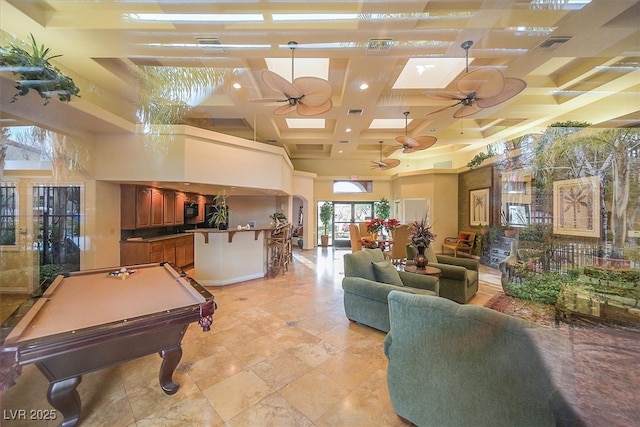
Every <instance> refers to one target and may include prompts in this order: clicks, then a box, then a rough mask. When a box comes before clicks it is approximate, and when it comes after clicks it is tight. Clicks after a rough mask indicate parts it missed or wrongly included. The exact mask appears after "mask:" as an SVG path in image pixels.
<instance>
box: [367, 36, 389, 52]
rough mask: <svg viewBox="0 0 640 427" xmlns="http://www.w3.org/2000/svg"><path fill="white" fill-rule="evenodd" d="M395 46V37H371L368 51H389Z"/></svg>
mask: <svg viewBox="0 0 640 427" xmlns="http://www.w3.org/2000/svg"><path fill="white" fill-rule="evenodd" d="M392 46H393V39H370V40H369V43H367V53H368V54H377V53H385V52H389V49H391V47H392Z"/></svg>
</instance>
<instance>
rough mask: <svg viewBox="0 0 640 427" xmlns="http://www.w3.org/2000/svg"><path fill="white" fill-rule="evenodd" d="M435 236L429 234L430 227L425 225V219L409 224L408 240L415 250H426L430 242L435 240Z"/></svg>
mask: <svg viewBox="0 0 640 427" xmlns="http://www.w3.org/2000/svg"><path fill="white" fill-rule="evenodd" d="M436 237H437V236H436V235H435V234H433V233H432V232H431V226H430V225H427V219H426V218H423V219H421V220H420V221H414V222H413V224H411V234H410V239H411V243H412V244H413V246H415V247H416V248H428V247H429V245H430V244H431V242H433V241H434V240H436Z"/></svg>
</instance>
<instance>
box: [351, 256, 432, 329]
mask: <svg viewBox="0 0 640 427" xmlns="http://www.w3.org/2000/svg"><path fill="white" fill-rule="evenodd" d="M439 286H440V284H439V281H438V278H436V277H431V276H423V275H420V274H411V273H407V272H404V271H397V270H396V269H395V267H394V266H393V265H392V264H391V262H390V261H389V260H386V259H385V257H384V254H383V253H382V251H381V250H380V249H363V250H361V251H358V252H354V253H347V254H345V255H344V278H343V279H342V288H343V290H344V311H345V314H346V316H347V318H348V319H349V320H351V321H354V322H358V323H362V324H364V325H367V326H371V327H372V328H375V329H379V330H381V331H384V332H388V331H389V306H388V302H387V295H389V292H391V291H393V290H397V291H400V292H405V293H415V294H425V295H433V296H438V290H439Z"/></svg>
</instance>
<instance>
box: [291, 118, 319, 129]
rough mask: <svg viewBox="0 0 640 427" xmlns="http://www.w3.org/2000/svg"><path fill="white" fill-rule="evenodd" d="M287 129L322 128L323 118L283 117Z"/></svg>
mask: <svg viewBox="0 0 640 427" xmlns="http://www.w3.org/2000/svg"><path fill="white" fill-rule="evenodd" d="M285 120H286V122H287V126H288V127H289V129H324V126H325V125H324V119H285Z"/></svg>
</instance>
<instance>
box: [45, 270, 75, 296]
mask: <svg viewBox="0 0 640 427" xmlns="http://www.w3.org/2000/svg"><path fill="white" fill-rule="evenodd" d="M79 269H80V266H78V265H74V264H45V265H41V266H40V289H41V290H42V291H44V290H46V289H47V288H48V287H49V285H51V283H53V281H54V280H55V278H56V277H57V276H58V275H59V274H63V273H68V272H70V271H78V270H79Z"/></svg>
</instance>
